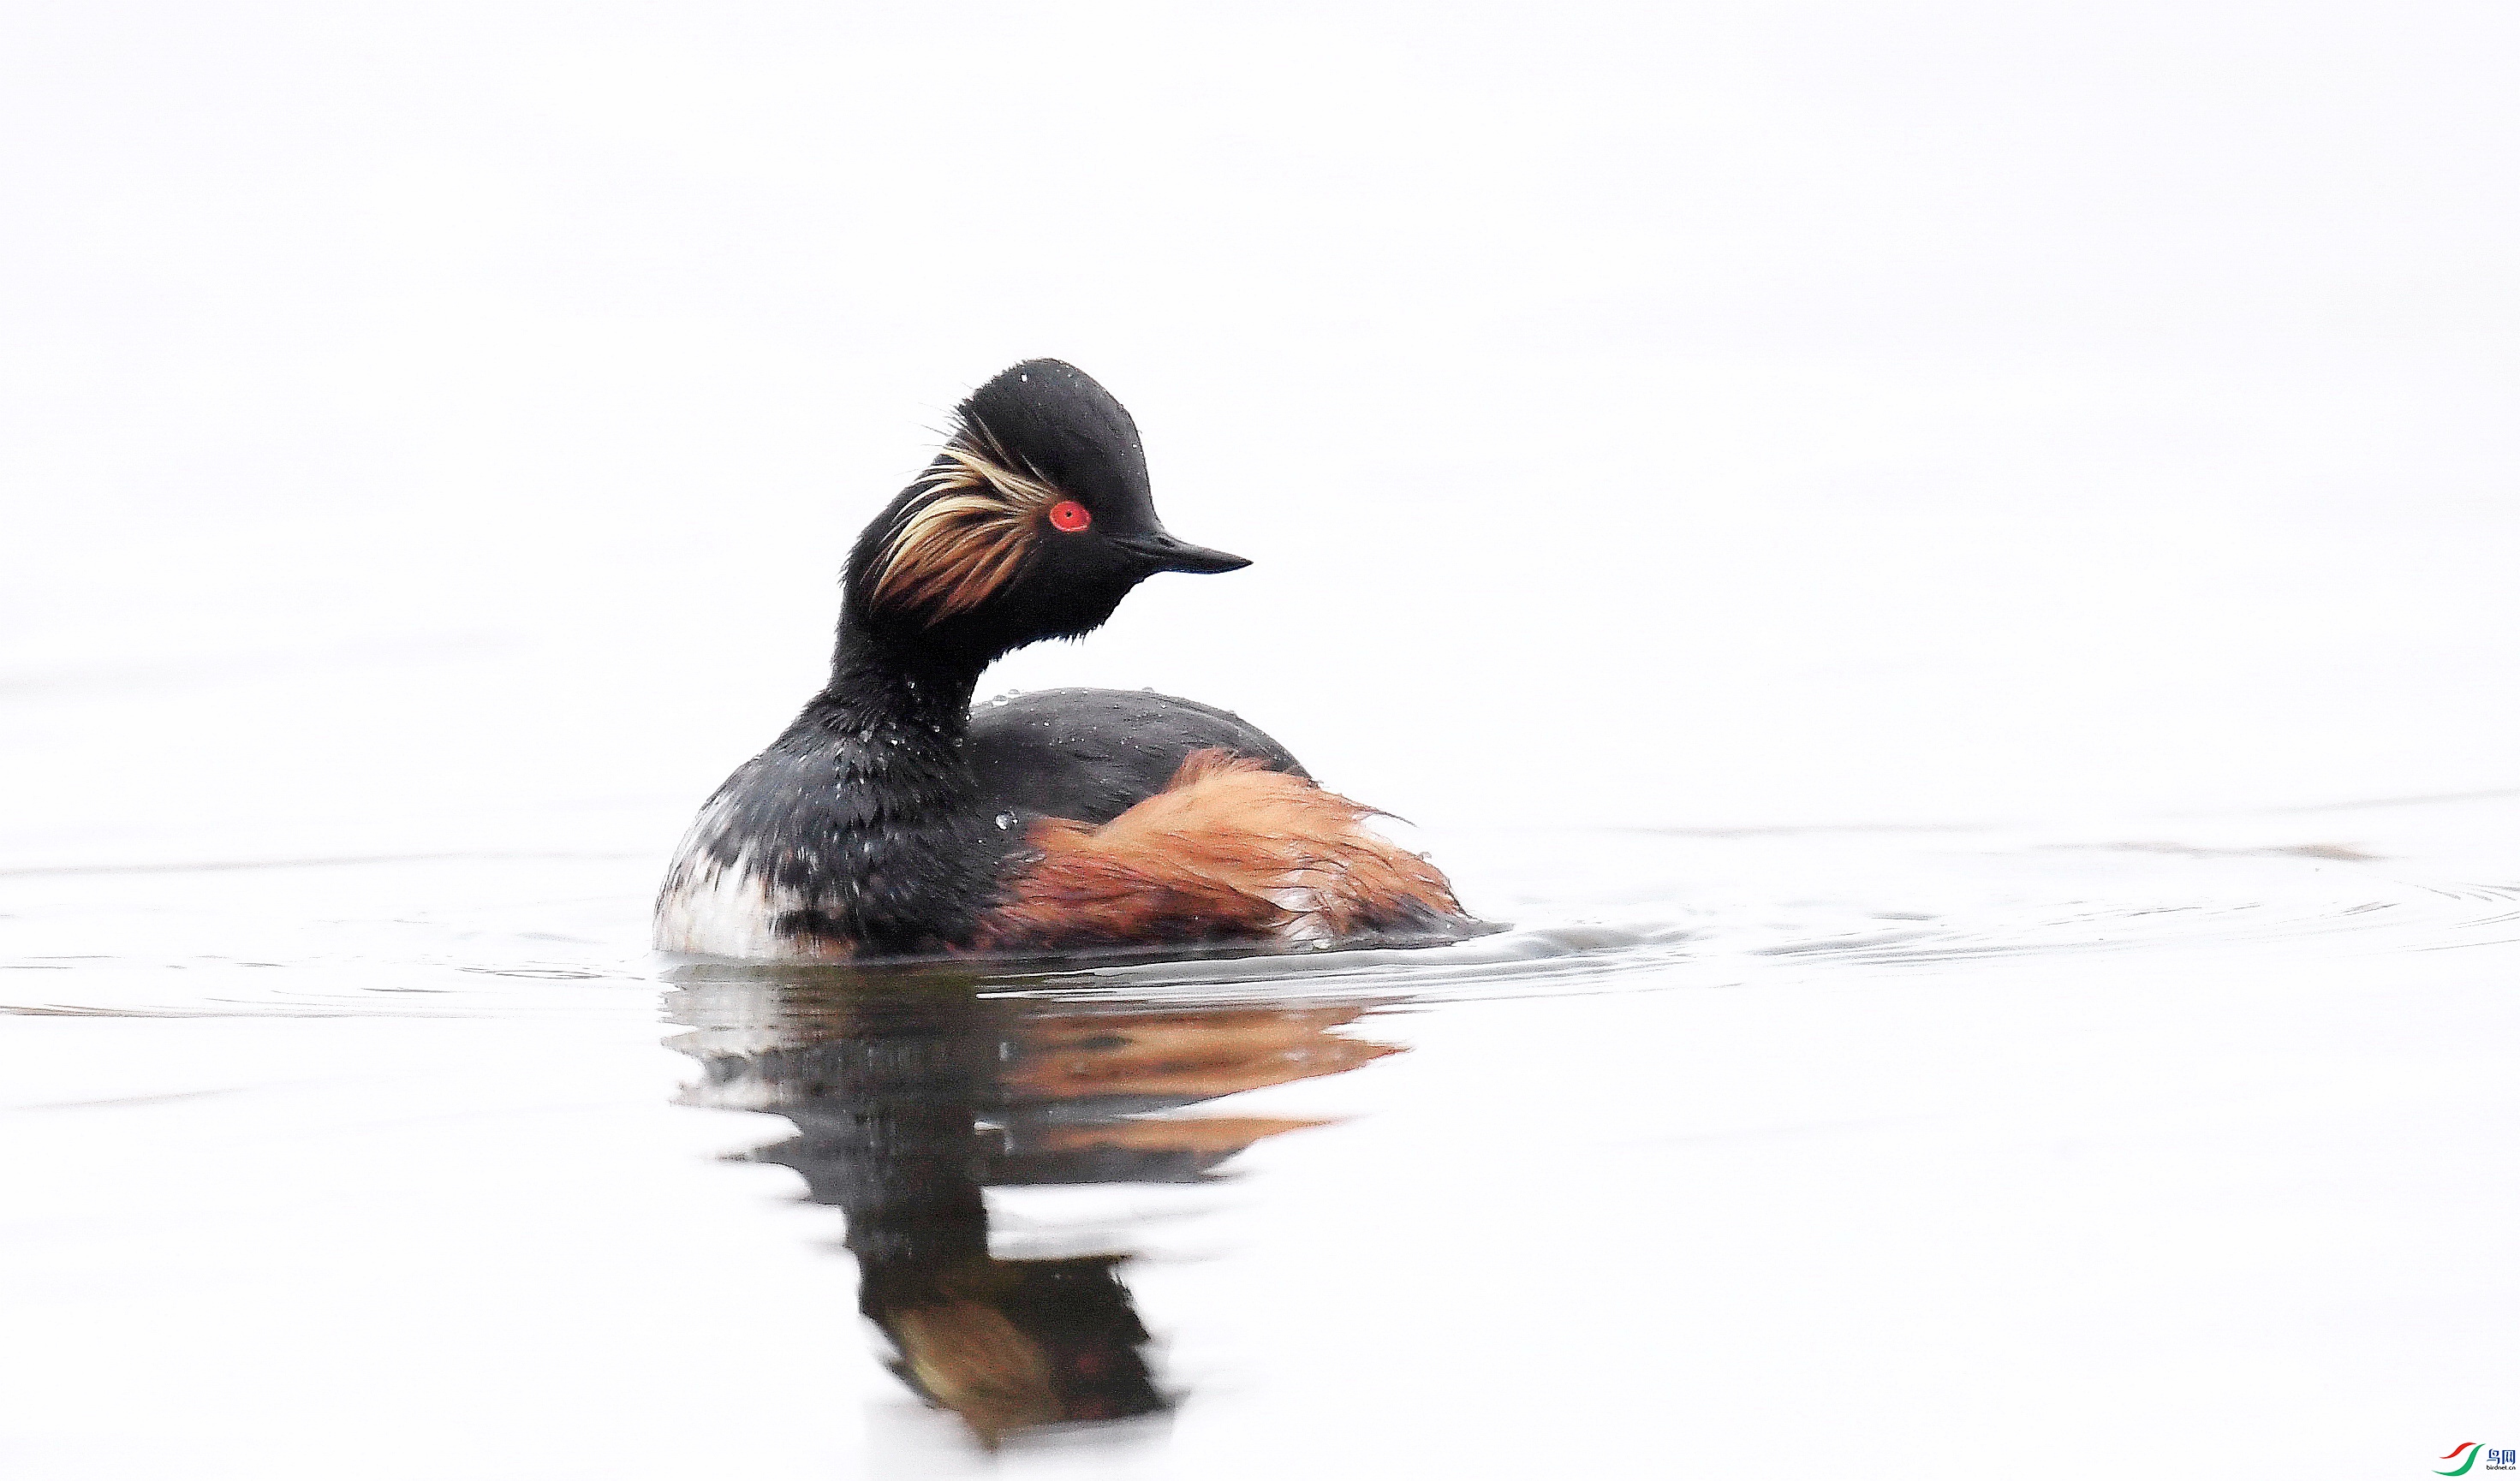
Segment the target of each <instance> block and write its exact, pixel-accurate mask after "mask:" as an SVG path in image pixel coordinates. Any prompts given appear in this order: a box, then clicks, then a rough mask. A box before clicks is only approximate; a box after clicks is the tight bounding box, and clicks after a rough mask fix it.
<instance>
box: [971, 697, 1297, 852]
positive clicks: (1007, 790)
mask: <svg viewBox="0 0 2520 1481" xmlns="http://www.w3.org/2000/svg"><path fill="white" fill-rule="evenodd" d="M964 745H965V753H966V754H967V755H968V756H969V757H970V760H971V770H972V772H973V773H974V774H975V775H977V776H978V778H979V781H980V794H981V795H982V796H984V797H986V798H987V799H988V801H989V805H990V806H992V807H998V808H1011V809H1014V810H1016V811H1020V812H1034V813H1042V814H1045V815H1047V816H1049V817H1053V818H1074V819H1076V820H1077V821H1079V822H1082V823H1108V822H1110V821H1111V820H1112V819H1114V818H1116V817H1118V816H1120V815H1121V814H1122V813H1124V812H1127V811H1128V810H1129V809H1130V808H1131V807H1132V806H1134V805H1136V804H1137V803H1139V802H1143V801H1145V800H1146V799H1147V798H1148V797H1151V796H1153V795H1154V794H1155V793H1157V792H1159V791H1162V790H1163V789H1164V784H1165V783H1167V782H1170V781H1171V780H1172V779H1173V773H1174V772H1176V771H1179V770H1180V769H1181V764H1182V758H1183V757H1185V756H1188V755H1189V754H1190V753H1191V752H1193V751H1195V750H1204V749H1207V748H1209V747H1217V748H1220V749H1224V750H1230V751H1233V752H1234V753H1235V754H1237V755H1241V756H1249V757H1251V758H1252V759H1254V760H1256V761H1261V762H1265V763H1267V765H1268V767H1269V769H1270V770H1272V771H1280V772H1286V773H1289V774H1291V775H1293V776H1297V777H1304V778H1306V779H1307V780H1309V778H1310V775H1311V774H1310V773H1308V772H1306V771H1305V770H1304V768H1303V766H1302V764H1301V763H1300V762H1298V761H1296V759H1295V758H1294V757H1293V756H1292V755H1289V754H1288V753H1287V751H1286V748H1285V747H1284V746H1283V745H1280V744H1279V743H1278V742H1277V741H1275V740H1270V739H1269V737H1268V734H1267V733H1266V732H1264V731H1262V730H1261V729H1260V728H1259V727H1258V726H1255V725H1252V724H1251V723H1249V722H1248V721H1246V720H1243V719H1242V718H1241V717H1240V716H1238V715H1233V714H1229V713H1227V712H1226V711H1224V710H1221V709H1218V708H1216V707H1215V706H1213V705H1207V704H1201V703H1199V702H1198V701H1196V700H1194V699H1176V698H1174V697H1172V696H1170V695H1150V694H1146V693H1132V692H1130V691H1128V690H1118V689H1050V690H1043V691H1042V692H1041V693H1039V694H1037V695H1016V696H1013V697H1012V698H1007V699H999V700H994V701H992V702H990V703H988V704H984V705H980V706H977V707H975V708H974V709H973V710H972V711H971V729H970V735H969V739H968V740H966V741H965V742H964Z"/></svg>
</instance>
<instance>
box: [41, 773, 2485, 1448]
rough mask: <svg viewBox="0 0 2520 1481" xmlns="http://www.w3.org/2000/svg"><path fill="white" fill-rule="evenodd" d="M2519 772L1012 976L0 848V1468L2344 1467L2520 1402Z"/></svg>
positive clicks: (1588, 875) (1771, 848)
mask: <svg viewBox="0 0 2520 1481" xmlns="http://www.w3.org/2000/svg"><path fill="white" fill-rule="evenodd" d="M2515 822H2520V803H2515V801H2514V800H2513V799H2511V798H2507V797H2483V798H2459V799H2448V800H2432V801H2420V800H2419V801H2413V802H2402V803H2391V804H2374V805H2369V806H2360V807H2349V808H2343V809H2338V810H2332V811H2322V812H2301V813H2270V814H2258V815H2249V816H2229V817H2218V818H2185V819H2166V820H2161V821H2159V822H2158V823H2157V824H2155V825H2148V826H2146V827H2145V828H2142V829H2138V830H2128V829H2124V828H2120V829H2115V830H2103V831H2091V830H2084V831H2080V832H2078V831H2075V830H2063V829H2059V830H2048V831H2045V832H2040V831H2029V830H2008V831H1993V830H1971V829H1965V828H1954V829H1913V830H1825V829H1822V830H1779V831H1775V832H1761V831H1757V830H1747V831H1740V830H1735V831H1724V832H1712V833H1708V832H1686V831H1652V830H1633V831H1607V830H1602V831H1554V832H1553V831H1537V830H1526V831H1513V830H1498V831H1494V832H1490V833H1484V834H1463V835H1459V836H1437V837H1434V838H1432V839H1430V840H1427V841H1429V842H1430V843H1431V845H1432V846H1433V847H1434V848H1435V849H1436V851H1437V855H1438V857H1439V859H1440V860H1441V861H1442V862H1444V863H1445V864H1446V865H1447V867H1448V868H1450V869H1452V870H1453V871H1454V873H1455V875H1456V876H1457V878H1458V879H1459V880H1460V882H1461V883H1462V885H1463V889H1464V892H1465V894H1467V895H1468V896H1469V897H1470V899H1471V900H1472V903H1473V904H1474V905H1475V906H1476V907H1477V908H1478V909H1480V910H1481V911H1482V912H1483V913H1484V914H1487V915H1489V916H1492V917H1495V918H1499V919H1503V920H1511V921H1513V922H1514V927H1513V928H1512V929H1511V930H1509V931H1507V932H1505V933H1503V934H1500V935H1496V936H1492V937H1488V938H1485V939H1482V940H1477V941H1472V942H1466V943H1463V944H1460V945H1457V946H1452V947H1447V948H1441V949H1435V950H1425V951H1356V952H1325V953H1308V954H1304V955H1299V956H1293V957H1273V958H1244V959H1236V960H1223V961H1208V962H1194V963H1163V962H1133V963H1126V964H1120V965H1100V966H1072V967H1059V966H1057V965H1037V964H1036V965H1029V966H1026V967H1023V968H1021V969H1019V970H1004V971H990V970H986V969H965V968H942V967H923V968H916V969H910V968H904V969H893V970H889V971H878V970H856V971H851V970H844V969H835V968H821V969H769V968H749V967H742V966H736V965H704V964H674V963H668V962H664V961H660V960H657V959H654V958H652V957H651V956H650V955H648V954H647V953H645V952H644V951H643V950H641V949H640V946H639V942H640V936H641V917H642V914H643V911H644V906H645V901H646V897H647V893H648V890H649V888H650V885H651V883H652V875H653V872H654V867H655V863H656V861H655V859H654V858H653V857H652V856H649V855H645V854H639V853H632V852H622V853H604V852H594V853H588V854H566V853H532V852H519V853H513V854H504V855H477V854H474V855H468V854H461V853H453V854H445V855H432V856H421V857H395V858H356V857H351V858H328V859H304V860H288V859H259V860H203V861H195V862H190V863H187V862H182V861H173V862H167V863H161V864H152V865H150V866H147V867H145V868H133V869H117V868H110V867H102V868H101V867H95V866H81V867H77V868H70V869H59V870H53V869H44V868H28V869H22V870H19V871H16V872H14V873H12V874H11V875H8V876H7V877H5V878H0V912H5V920H0V926H5V927H6V929H7V932H8V936H7V940H8V950H9V955H8V956H7V957H6V958H5V959H4V960H0V966H5V968H6V975H5V977H0V990H5V992H6V994H7V997H6V1003H7V1006H8V1007H9V1008H10V1010H12V1011H11V1014H10V1016H9V1017H8V1018H7V1019H6V1020H5V1024H6V1026H5V1028H0V1042H5V1044H6V1046H7V1052H8V1056H9V1066H8V1072H7V1079H6V1085H7V1090H8V1095H9V1100H10V1106H11V1108H10V1111H9V1113H8V1114H9V1119H10V1125H11V1129H12V1132H11V1135H10V1137H9V1138H8V1139H7V1146H8V1148H9V1150H8V1158H9V1162H10V1169H9V1173H8V1186H9V1187H10V1188H11V1189H13V1192H14V1194H15V1196H13V1198H12V1199H11V1200H10V1212H9V1214H8V1215H7V1217H6V1221H5V1223H0V1238H5V1240H6V1258H7V1261H8V1263H9V1266H10V1268H11V1269H12V1270H13V1271H16V1272H18V1273H19V1274H20V1279H19V1281H18V1282H17V1284H18V1286H19V1290H18V1294H17V1298H16V1300H15V1301H14V1302H13V1305H14V1306H15V1307H16V1309H17V1311H16V1316H15V1318H14V1320H13V1323H12V1327H13V1330H14V1331H16V1332H17V1333H19V1334H20V1340H18V1341H17V1342H14V1343H12V1344H11V1346H10V1350H9V1356H8V1360H7V1362H8V1373H7V1377H6V1381H5V1383H0V1392H5V1393H6V1394H7V1395H8V1396H9V1397H8V1401H7V1405H8V1417H7V1420H6V1427H5V1429H0V1435H5V1439H0V1456H5V1457H7V1458H8V1460H9V1473H10V1474H12V1475H27V1476H42V1477H55V1476H60V1477H87V1476H98V1477H103V1476H143V1475H152V1476H156V1475H183V1476H187V1477H226V1476H236V1477H247V1476H251V1477H258V1478H270V1477H288V1476H307V1477H337V1476H342V1475H360V1476H379V1477H382V1476H413V1477H421V1476H428V1477H441V1476H446V1475H458V1474H460V1475H465V1476H508V1475H514V1476H536V1477H544V1476H556V1475H583V1476H591V1477H592V1476H602V1477H615V1478H617V1477H634V1476H649V1475H655V1476H666V1475H683V1474H690V1473H693V1472H694V1471H695V1470H697V1469H700V1468H707V1469H708V1470H710V1471H712V1472H714V1473H718V1474H728V1475H745V1476H765V1477H768V1476H798V1477H806V1476H812V1477H829V1476H849V1475H902V1474H927V1473H937V1474H957V1473H962V1472H964V1471H967V1470H968V1471H972V1472H974V1473H977V1472H982V1471H989V1472H992V1473H1013V1474H1043V1475H1058V1474H1074V1475H1096V1476H1101V1475H1144V1476H1195V1477H1215V1476H1240V1475H1249V1476H1283V1475H1288V1474H1303V1473H1314V1474H1329V1475H1351V1474H1352V1475H1427V1476H1436V1475H1442V1476H1460V1475H1543V1474H1549V1475H1559V1474H1579V1475H1602V1476H1624V1475H1637V1476H1648V1475H1651V1476H1660V1475H1674V1474H1712V1475H1754V1474H1771V1473H1774V1474H1783V1473H1822V1474H1840V1473H1843V1474H1858V1473H1862V1474H1892V1475H1948V1474H1954V1473H1961V1474H1968V1473H1989V1474H1991V1473H1993V1472H1994V1470H1995V1469H1998V1468H2001V1467H2000V1466H1997V1465H1996V1464H1995V1463H1994V1461H1993V1458H1997V1457H2000V1456H2003V1455H2006V1454H2014V1455H2019V1454H2029V1453H2036V1454H2037V1455H2038V1456H2039V1457H2040V1458H2041V1459H2040V1460H2039V1464H2040V1466H2041V1467H2043V1468H2045V1469H2048V1470H2052V1471H2057V1472H2060V1473H2065V1474H2088V1475H2131V1474H2205V1473H2207V1472H2208V1471H2210V1470H2213V1469H2215V1468H2216V1467H2224V1470H2223V1473H2227V1474H2229V1473H2249V1474H2287V1475H2339V1476H2344V1475H2360V1474H2372V1473H2379V1472H2378V1471H2376V1470H2375V1467H2382V1466H2389V1465H2396V1464H2397V1462H2398V1460H2399V1459H2401V1456H2400V1453H2401V1452H2405V1451H2407V1450H2408V1447H2412V1448H2413V1449H2415V1450H2420V1449H2421V1448H2422V1446H2421V1444H2419V1443H2418V1441H2420V1440H2422V1439H2425V1438H2426V1437H2430V1436H2432V1435H2433V1434H2434V1433H2435V1432H2436V1431H2437V1430H2439V1429H2440V1428H2441V1427H2442V1426H2444V1425H2448V1426H2449V1427H2450V1428H2453V1429H2458V1428H2461V1427H2462V1425H2464V1426H2466V1427H2474V1426H2475V1425H2476V1424H2477V1423H2480V1422H2483V1421H2482V1420H2480V1419H2478V1418H2477V1417H2475V1416H2478V1415H2488V1416H2490V1415H2491V1414H2494V1413H2496V1412H2498V1411H2497V1406H2501V1407H2503V1408H2505V1409H2507V1401H2508V1396H2509V1395H2510V1394H2511V1393H2513V1392H2520V1386H2515V1385H2514V1382H2513V1379H2514V1378H2515V1377H2520V1365H2515V1361H2514V1360H2513V1358H2512V1356H2511V1352H2512V1349H2511V1345H2510V1341H2509V1338H2508V1330H2509V1319H2510V1318H2511V1317H2512V1316H2514V1315H2515V1314H2520V1313H2515V1307H2520V1280H2515V1279H2514V1278H2513V1276H2512V1275H2511V1274H2510V1263H2509V1261H2508V1259H2507V1257H2506V1246H2507V1243H2508V1231H2509V1229H2510V1228H2511V1227H2512V1217H2513V1215H2514V1213H2515V1212H2520V1192H2515V1189H2514V1180H2513V1179H2512V1178H2511V1177H2510V1176H2509V1175H2510V1172H2511V1166H2510V1162H2511V1155H2510V1154H2511V1147H2512V1144H2513V1142H2512V1133H2513V1131H2514V1123H2515V1121H2520V1111H2515V1102H2514V1100H2513V1098H2512V1096H2511V1094H2510V1088H2509V1079H2508V1076H2509V1073H2510V1070H2509V1066H2510V1063H2511V1062H2512V1060H2511V1051H2512V1050H2513V1048H2514V1047H2515V1043H2520V1010H2515V1008H2514V1006H2513V999H2512V993H2511V984H2512V982H2513V980H2514V971H2515V968H2520V870H2514V869H2512V868H2510V867H2509V866H2508V864H2507V862H2506V861H2507V853H2506V852H2505V851H2504V840H2505V839H2507V838H2508V837H2509V836H2511V830H2512V826H2513V824H2514V823H2515ZM2348 1401H2350V1402H2348ZM2455 1438H2458V1437H2455V1436H2454V1437H2453V1439H2455ZM2450 1443H2452V1442H2451V1441H2450V1440H2445V1441H2443V1442H2442V1445H2441V1446H2436V1447H2434V1450H2433V1453H2434V1454H2438V1453H2439V1450H2440V1449H2442V1448H2446V1447H2447V1446H2448V1445H2449V1444H2450Z"/></svg>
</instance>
